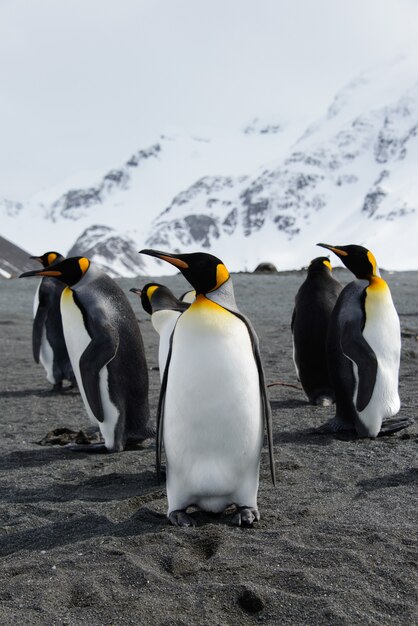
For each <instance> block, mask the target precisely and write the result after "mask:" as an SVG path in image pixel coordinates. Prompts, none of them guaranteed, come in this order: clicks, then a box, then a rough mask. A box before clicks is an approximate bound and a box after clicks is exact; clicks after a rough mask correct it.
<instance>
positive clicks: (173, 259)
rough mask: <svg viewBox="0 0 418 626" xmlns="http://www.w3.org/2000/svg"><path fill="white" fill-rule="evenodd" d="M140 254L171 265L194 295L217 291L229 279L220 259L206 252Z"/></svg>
mask: <svg viewBox="0 0 418 626" xmlns="http://www.w3.org/2000/svg"><path fill="white" fill-rule="evenodd" d="M140 253H142V254H148V255H149V256H154V257H157V259H162V260H163V261H167V263H171V265H174V266H175V267H178V269H179V270H180V271H181V273H182V274H183V276H184V277H185V278H186V279H187V280H188V281H189V283H190V284H191V285H192V286H193V287H194V288H195V290H196V295H199V294H205V293H209V292H210V291H214V290H215V289H218V288H219V287H220V286H221V285H223V284H224V283H226V281H227V280H228V279H229V272H228V270H227V269H226V267H225V265H224V264H223V263H222V261H221V260H220V259H218V258H217V257H216V256H213V255H212V254H207V253H206V252H192V253H191V254H171V253H170V252H160V251H159V250H140Z"/></svg>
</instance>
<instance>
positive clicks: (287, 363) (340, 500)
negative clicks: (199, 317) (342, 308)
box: [0, 271, 418, 626]
mask: <svg viewBox="0 0 418 626" xmlns="http://www.w3.org/2000/svg"><path fill="white" fill-rule="evenodd" d="M338 276H339V277H340V278H341V279H342V281H343V282H347V281H348V280H349V279H350V275H349V274H348V273H344V272H342V271H341V272H338ZM387 278H388V280H389V283H390V286H391V289H392V293H393V296H394V300H395V303H396V305H397V308H398V311H399V313H400V319H401V324H402V331H403V335H404V336H403V353H402V367H401V376H400V394H401V399H402V408H401V415H403V416H413V417H415V416H416V407H417V383H416V374H417V352H418V345H417V336H418V302H417V297H416V294H417V287H418V273H417V272H411V273H399V274H392V275H389V276H387ZM303 279H304V274H301V273H288V274H280V275H276V276H260V275H258V276H256V275H238V276H235V277H234V284H235V287H236V296H237V301H238V304H239V306H240V308H241V310H242V311H243V312H245V313H247V314H248V315H249V316H250V318H251V320H252V321H253V323H254V326H255V328H256V330H257V332H258V334H259V337H260V341H261V352H262V356H263V360H264V364H265V369H266V375H267V381H268V382H269V383H270V382H273V381H276V380H281V381H284V382H290V383H296V379H295V373H294V370H293V362H292V351H291V335H290V330H289V322H290V316H291V310H292V306H293V298H294V295H295V293H296V291H297V289H298V287H299V285H300V284H301V282H302V280H303ZM160 280H161V279H160ZM145 282H146V280H145V279H138V280H123V281H121V283H122V285H123V287H124V288H125V289H126V290H128V289H129V287H132V286H141V285H143V284H144V283H145ZM162 282H165V283H166V284H167V285H168V286H170V287H171V288H172V289H173V290H174V291H175V293H177V294H178V295H179V294H180V293H182V291H184V290H185V289H186V283H185V281H184V280H183V279H182V277H175V278H167V279H163V280H162ZM36 283H37V281H36V280H35V279H26V280H11V281H1V284H0V287H1V291H0V332H1V341H2V343H1V345H2V350H1V365H2V369H1V371H2V376H1V383H0V384H1V388H0V389H1V391H0V396H1V430H2V432H1V438H0V443H1V447H2V452H1V457H0V464H1V492H2V498H1V535H0V537H1V539H0V553H1V573H2V582H1V585H0V624H5V625H6V624H7V625H9V624H28V625H31V626H32V625H34V626H35V625H38V624H42V625H43V624H48V625H52V624H71V625H78V624H83V625H89V626H92V625H101V624H133V625H137V624H144V625H152V624H166V625H167V626H168V625H176V624H199V625H200V624H222V625H235V624H256V623H268V624H278V625H284V624H309V625H318V624H329V625H332V626H334V625H343V624H344V625H350V626H351V625H353V624H376V625H379V626H380V625H382V624H385V625H386V624H408V625H411V624H414V623H417V622H418V620H417V613H416V607H417V596H416V593H417V575H416V555H417V552H416V546H417V541H416V531H417V524H416V522H417V516H416V499H415V500H414V494H415V493H416V492H414V478H415V477H416V475H417V474H416V470H414V464H415V461H416V453H417V432H418V422H417V423H416V424H415V425H414V426H413V427H410V428H409V429H408V430H405V431H402V432H400V433H398V434H397V435H394V436H392V437H386V438H379V439H377V440H375V441H371V440H357V441H353V440H350V441H344V440H341V439H337V438H334V437H332V436H318V435H313V434H311V433H310V429H312V428H313V427H316V426H318V425H320V424H321V423H322V422H324V421H325V420H326V419H327V418H329V417H330V416H332V413H333V410H332V408H328V407H327V408H325V409H324V408H316V407H312V406H309V405H308V404H306V402H305V400H304V396H303V395H302V393H301V392H300V391H298V390H295V389H292V388H288V387H283V386H277V387H272V388H271V389H270V397H271V404H272V408H273V417H274V442H275V454H276V470H277V475H278V484H277V487H276V488H273V486H272V484H271V482H270V479H269V468H268V461H267V454H266V452H265V451H264V453H263V460H262V469H261V482H260V491H259V508H260V512H261V521H260V522H259V523H258V524H256V525H255V527H254V528H252V529H242V528H236V527H233V526H231V525H230V521H229V519H228V518H223V519H215V518H211V517H209V516H207V515H204V514H202V513H196V519H197V522H198V527H197V528H196V529H179V528H174V527H171V526H169V524H168V522H167V519H166V517H165V514H166V498H165V490H164V485H161V486H158V485H157V484H156V479H155V473H154V453H155V448H154V443H153V441H150V442H147V443H146V444H145V445H144V446H143V448H142V449H140V450H133V451H128V452H124V453H121V454H114V455H101V456H99V455H87V454H84V453H81V454H75V453H71V452H69V451H66V450H65V449H63V448H60V447H41V446H38V445H36V444H35V443H34V442H35V441H38V440H39V439H41V438H42V437H43V436H44V435H45V434H46V433H47V432H48V431H49V430H51V429H53V428H56V427H61V426H66V427H69V428H73V429H74V430H78V429H80V428H85V427H87V426H88V424H89V423H88V420H87V417H86V415H85V411H84V408H83V405H82V402H81V399H80V396H79V395H78V394H77V393H75V392H69V393H68V394H67V395H58V396H56V395H52V394H50V393H49V392H48V391H47V389H48V388H49V385H48V383H47V382H46V379H45V377H44V371H43V368H42V367H41V366H36V365H35V364H34V363H33V361H32V354H31V329H32V321H31V311H32V299H33V294H34V292H35V288H36ZM129 299H130V301H131V302H132V305H133V306H134V308H135V310H136V312H137V314H138V317H139V318H140V320H141V329H142V333H143V336H144V340H145V344H146V348H147V355H148V364H149V366H150V367H151V366H156V365H157V362H158V361H157V336H156V334H155V332H154V330H153V328H152V326H151V323H150V322H149V320H148V319H147V315H146V314H145V313H144V312H143V311H142V309H141V308H140V303H139V300H138V299H136V298H135V296H134V295H133V294H129ZM158 392H159V375H158V372H157V371H151V372H150V396H151V406H152V411H153V414H154V415H155V410H156V404H157V398H158Z"/></svg>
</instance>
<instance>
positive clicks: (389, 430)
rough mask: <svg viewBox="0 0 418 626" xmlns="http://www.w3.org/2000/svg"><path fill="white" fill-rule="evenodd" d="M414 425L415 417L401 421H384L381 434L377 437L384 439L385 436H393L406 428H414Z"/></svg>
mask: <svg viewBox="0 0 418 626" xmlns="http://www.w3.org/2000/svg"><path fill="white" fill-rule="evenodd" d="M413 423H414V418H413V417H402V418H399V419H387V420H384V422H383V424H382V427H381V429H380V432H379V434H378V435H377V436H378V437H384V436H385V435H393V434H394V433H397V432H398V431H400V430H403V429H404V428H408V426H412V424H413Z"/></svg>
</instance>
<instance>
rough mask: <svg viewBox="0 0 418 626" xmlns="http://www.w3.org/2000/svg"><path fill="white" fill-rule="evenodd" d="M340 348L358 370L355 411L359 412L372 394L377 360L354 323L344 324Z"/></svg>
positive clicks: (359, 328)
mask: <svg viewBox="0 0 418 626" xmlns="http://www.w3.org/2000/svg"><path fill="white" fill-rule="evenodd" d="M341 347H342V350H343V352H344V354H345V355H346V356H347V357H348V358H349V359H351V361H353V362H354V363H355V364H356V365H357V368H358V378H359V385H358V392H357V400H356V409H357V411H359V412H360V411H363V410H364V409H365V408H366V406H367V405H368V404H369V402H370V399H371V397H372V394H373V389H374V387H375V384H376V376H377V358H376V355H375V353H374V352H373V350H372V348H371V347H370V346H369V344H368V343H367V341H366V340H365V339H364V337H363V335H362V332H361V326H360V325H358V324H356V323H348V322H347V323H346V324H345V326H344V328H343V331H342V335H341Z"/></svg>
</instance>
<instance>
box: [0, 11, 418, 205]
mask: <svg viewBox="0 0 418 626" xmlns="http://www.w3.org/2000/svg"><path fill="white" fill-rule="evenodd" d="M417 25H418V0H350V1H349V2H347V0H204V1H203V0H0V197H1V196H3V197H9V198H15V199H25V198H27V197H28V196H29V195H30V194H32V193H34V192H36V191H38V190H40V189H42V188H44V187H47V186H50V185H52V184H55V183H58V182H59V181H61V180H62V179H65V178H68V177H70V176H73V175H74V174H76V173H77V172H79V171H85V170H95V171H99V172H103V173H104V172H105V171H106V169H107V168H110V167H113V166H118V165H120V164H121V163H123V162H124V161H125V160H126V159H127V158H128V157H129V156H130V155H131V153H133V152H135V151H136V150H138V149H140V148H143V147H146V146H147V145H148V144H149V143H150V142H152V141H154V140H155V139H156V138H157V137H158V135H159V134H161V133H163V132H164V131H166V130H167V129H170V128H173V127H175V128H182V129H186V130H187V131H189V130H190V132H196V131H199V132H200V131H201V130H202V129H205V130H207V132H209V133H210V131H211V129H214V128H216V129H218V130H219V129H223V128H225V129H226V128H231V127H235V128H236V127H240V126H241V125H242V124H243V123H245V122H247V121H249V120H251V119H252V118H254V117H266V118H268V120H269V121H271V120H275V121H277V122H280V121H282V120H285V121H287V120H289V119H290V118H292V117H295V116H300V117H303V118H306V119H307V120H308V119H309V120H311V119H315V117H317V116H318V115H319V114H321V113H322V111H323V110H324V109H325V108H326V107H327V106H328V104H329V103H330V100H331V99H332V97H333V95H334V93H335V91H337V90H338V89H339V88H340V87H342V86H343V85H344V84H345V83H346V82H347V81H349V80H351V79H352V78H353V77H355V75H356V74H357V73H358V72H360V71H361V70H363V69H367V68H369V67H370V66H372V65H374V64H376V63H378V62H380V61H381V60H385V59H388V60H389V59H391V58H392V57H394V56H395V55H396V54H398V53H399V52H400V51H402V50H404V49H407V48H408V47H410V46H413V47H415V48H416V46H417V39H418V37H417V32H418V31H417V28H418V26H417ZM417 75H418V72H417ZM218 130H217V131H216V132H218Z"/></svg>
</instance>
